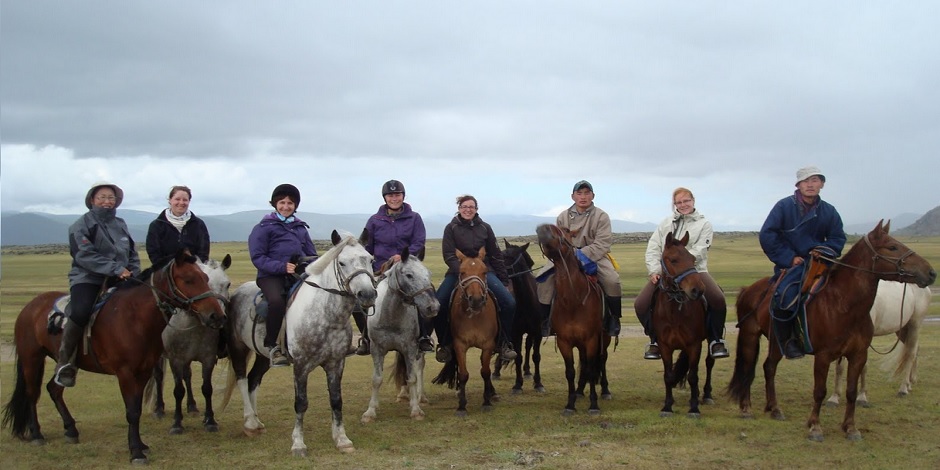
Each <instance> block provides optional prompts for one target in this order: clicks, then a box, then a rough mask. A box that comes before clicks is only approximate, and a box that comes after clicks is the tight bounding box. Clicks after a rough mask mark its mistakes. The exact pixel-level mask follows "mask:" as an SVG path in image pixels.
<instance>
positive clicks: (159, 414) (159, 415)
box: [153, 411, 165, 419]
mask: <svg viewBox="0 0 940 470" xmlns="http://www.w3.org/2000/svg"><path fill="white" fill-rule="evenodd" d="M164 414H165V413H164V412H162V411H154V412H153V417H154V418H157V419H163V416H164Z"/></svg>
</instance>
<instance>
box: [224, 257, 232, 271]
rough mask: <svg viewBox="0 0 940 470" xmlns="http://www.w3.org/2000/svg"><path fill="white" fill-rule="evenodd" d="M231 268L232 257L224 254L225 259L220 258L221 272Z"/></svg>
mask: <svg viewBox="0 0 940 470" xmlns="http://www.w3.org/2000/svg"><path fill="white" fill-rule="evenodd" d="M231 266H232V255H230V254H228V253H226V254H225V258H222V270H223V271H225V270H226V269H228V268H230V267H231Z"/></svg>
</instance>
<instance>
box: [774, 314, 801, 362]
mask: <svg viewBox="0 0 940 470" xmlns="http://www.w3.org/2000/svg"><path fill="white" fill-rule="evenodd" d="M774 316H775V317H780V318H789V317H791V316H793V314H792V313H790V312H787V311H785V310H776V311H774ZM774 326H775V327H776V328H777V331H776V335H777V342H778V343H779V344H780V346H781V347H782V348H783V356H784V357H786V358H787V359H799V358H801V357H803V350H802V348H800V345H799V342H798V341H797V340H796V339H795V338H794V337H793V320H778V319H777V318H774Z"/></svg>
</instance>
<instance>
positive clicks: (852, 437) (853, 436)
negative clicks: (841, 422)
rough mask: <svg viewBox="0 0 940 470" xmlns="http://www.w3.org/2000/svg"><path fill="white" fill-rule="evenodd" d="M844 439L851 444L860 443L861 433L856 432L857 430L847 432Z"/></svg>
mask: <svg viewBox="0 0 940 470" xmlns="http://www.w3.org/2000/svg"><path fill="white" fill-rule="evenodd" d="M845 439H846V440H849V441H852V442H857V441H860V440H862V433H860V432H858V429H855V430H853V431H849V432H847V433H846V434H845Z"/></svg>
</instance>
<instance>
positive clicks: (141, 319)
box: [3, 251, 225, 463]
mask: <svg viewBox="0 0 940 470" xmlns="http://www.w3.org/2000/svg"><path fill="white" fill-rule="evenodd" d="M125 285H129V287H126V288H119V289H117V290H115V291H114V293H113V294H112V295H111V297H110V298H109V299H108V301H107V303H105V304H104V306H103V307H102V308H101V311H100V312H99V313H98V316H97V318H96V319H95V320H94V324H93V327H92V331H91V339H90V346H91V350H90V351H89V352H88V354H85V353H84V351H80V352H79V353H78V355H77V359H76V361H77V363H78V364H77V365H78V367H79V368H81V369H84V370H87V371H90V372H98V373H102V374H109V375H116V376H117V379H118V384H119V385H120V388H121V396H122V397H123V399H124V409H125V416H126V418H127V424H128V430H127V444H128V448H129V449H130V453H131V461H132V462H134V463H146V462H147V456H146V455H145V454H146V453H147V452H148V451H149V447H148V446H147V445H146V444H144V443H143V442H142V441H141V439H140V414H141V406H142V400H143V394H144V387H145V385H146V384H147V381H148V380H149V379H150V377H151V375H152V373H153V367H154V366H155V365H156V364H157V361H159V360H160V356H161V355H162V354H163V341H162V339H161V337H160V334H161V332H162V331H163V329H164V327H166V325H167V316H168V315H170V314H172V312H173V311H174V309H177V308H178V309H182V310H185V311H187V312H188V314H192V315H195V316H197V317H199V318H200V320H201V321H202V322H203V323H204V324H206V325H207V326H210V327H213V328H221V327H222V325H223V323H224V322H225V313H224V311H223V310H222V306H221V305H220V304H219V302H218V301H217V300H216V298H215V295H214V294H213V293H212V291H211V290H210V289H209V285H208V284H207V279H206V275H205V273H203V272H202V270H201V269H199V267H198V266H197V265H196V257H195V256H192V255H191V254H189V252H188V251H182V252H180V253H179V254H177V255H176V257H175V258H172V259H171V260H170V261H169V262H168V263H167V264H166V265H165V266H163V267H161V268H151V269H150V270H148V271H145V273H144V274H142V275H141V277H139V278H133V279H132V280H129V281H127V282H125ZM64 295H66V293H65V292H45V293H43V294H40V295H38V296H37V297H36V298H34V299H33V300H32V301H30V302H29V303H28V304H26V306H25V307H23V310H22V311H21V312H20V314H19V316H18V317H17V318H16V325H15V326H14V337H13V339H14V342H15V344H16V356H17V357H16V385H15V388H14V391H13V396H12V397H10V401H9V403H7V404H6V407H5V408H4V412H3V425H4V426H10V429H11V431H12V433H13V435H14V436H16V437H18V438H20V439H23V440H26V441H30V442H33V443H38V444H42V443H44V442H45V437H44V436H43V435H42V432H41V431H40V426H39V419H38V416H37V415H36V403H37V402H38V401H39V395H40V391H41V385H42V379H43V372H44V371H45V359H46V357H51V358H53V359H55V358H56V356H57V355H58V352H59V342H60V337H61V335H59V334H56V335H50V334H49V333H48V332H47V324H48V314H49V312H51V311H52V304H53V303H54V302H55V301H56V299H58V298H60V297H62V296H64ZM80 349H83V348H81V347H80ZM46 390H47V391H48V392H49V395H50V396H51V397H52V401H53V402H54V403H55V406H56V409H57V410H58V411H59V414H60V415H61V416H62V421H63V423H64V425H65V437H66V440H67V441H68V442H72V443H77V442H78V429H77V428H76V427H75V419H74V418H73V417H72V415H71V413H69V409H68V407H67V406H66V405H65V401H64V400H63V398H62V392H63V390H64V389H63V388H62V387H61V386H60V385H57V384H56V383H55V382H54V381H52V380H49V382H48V383H47V384H46Z"/></svg>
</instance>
